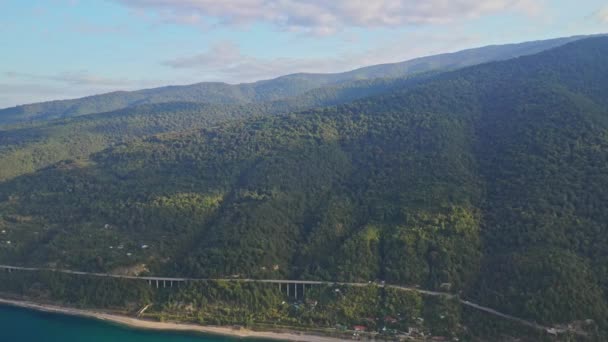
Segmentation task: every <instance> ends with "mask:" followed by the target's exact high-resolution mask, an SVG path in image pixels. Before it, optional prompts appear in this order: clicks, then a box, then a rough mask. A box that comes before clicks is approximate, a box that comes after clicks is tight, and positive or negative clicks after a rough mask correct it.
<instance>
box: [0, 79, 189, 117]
mask: <svg viewBox="0 0 608 342" xmlns="http://www.w3.org/2000/svg"><path fill="white" fill-rule="evenodd" d="M169 83H171V82H169V81H166V80H139V79H126V78H110V77H103V76H98V75H94V74H91V73H89V72H86V71H66V72H61V73H57V74H53V75H38V74H31V73H22V72H12V71H9V72H3V73H0V108H5V107H9V106H15V105H19V104H24V103H34V102H41V101H50V100H61V99H71V98H79V97H83V96H89V95H93V94H102V93H107V92H111V91H116V90H136V89H142V88H150V87H159V86H163V85H167V84H169ZM190 83H192V82H190Z"/></svg>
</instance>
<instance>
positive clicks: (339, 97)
mask: <svg viewBox="0 0 608 342" xmlns="http://www.w3.org/2000/svg"><path fill="white" fill-rule="evenodd" d="M436 74H437V73H426V74H419V75H416V76H412V77H404V78H395V79H382V78H379V79H373V80H360V81H353V82H347V83H342V84H340V85H336V86H327V87H322V88H317V89H313V90H311V91H308V92H306V93H304V94H302V95H300V96H296V97H292V98H288V99H284V100H278V101H271V102H264V103H256V104H247V105H236V104H233V105H228V104H202V103H192V102H170V103H161V104H152V105H139V106H135V107H130V108H125V109H121V110H117V111H114V112H109V113H99V114H90V115H86V116H80V117H75V118H66V119H56V120H51V121H48V122H39V123H31V124H19V125H13V126H11V127H6V128H5V129H4V130H2V129H0V180H6V179H10V178H13V177H16V176H19V175H22V174H25V173H31V172H34V171H36V170H38V169H40V168H43V167H46V166H49V165H51V164H53V163H56V162H59V161H61V160H66V159H73V160H77V159H87V158H88V157H89V156H90V155H91V154H92V153H95V152H99V151H101V150H103V149H105V148H107V147H110V146H112V145H114V144H118V143H126V142H129V141H133V140H136V139H141V138H143V137H145V136H149V135H153V134H158V133H163V132H179V131H183V130H191V129H196V128H205V127H211V126H214V125H217V124H219V123H221V122H226V121H230V120H238V119H243V118H248V117H254V116H263V115H277V114H281V113H283V114H284V113H289V112H292V111H299V110H305V109H310V108H314V107H322V106H329V105H336V104H340V103H346V102H349V101H353V100H355V99H360V98H364V97H369V96H373V95H377V94H382V93H387V92H390V91H391V90H394V89H397V88H404V87H411V86H413V85H416V84H418V83H420V82H423V81H424V80H426V79H429V78H431V77H435V76H436Z"/></svg>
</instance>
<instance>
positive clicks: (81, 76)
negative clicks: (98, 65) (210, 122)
mask: <svg viewBox="0 0 608 342" xmlns="http://www.w3.org/2000/svg"><path fill="white" fill-rule="evenodd" d="M3 75H4V76H5V77H7V78H10V79H12V80H15V81H43V82H54V83H60V84H62V85H67V86H96V87H111V88H117V87H118V88H120V87H125V88H131V87H134V86H135V87H137V86H140V87H141V86H146V84H157V83H158V82H159V81H152V80H131V79H126V78H110V77H104V76H98V75H93V74H91V73H89V72H87V71H86V70H77V71H64V72H60V73H57V74H53V75H38V74H31V73H23V72H13V71H8V72H5V73H4V74H3Z"/></svg>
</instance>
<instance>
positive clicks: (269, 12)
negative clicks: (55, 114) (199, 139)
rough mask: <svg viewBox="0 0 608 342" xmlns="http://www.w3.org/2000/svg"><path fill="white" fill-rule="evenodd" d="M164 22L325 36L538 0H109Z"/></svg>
mask: <svg viewBox="0 0 608 342" xmlns="http://www.w3.org/2000/svg"><path fill="white" fill-rule="evenodd" d="M114 1H117V2H119V3H122V4H124V5H127V6H129V7H131V8H133V9H136V10H138V11H141V10H144V11H152V12H154V13H156V14H157V15H158V16H159V17H161V18H164V19H165V21H170V22H173V23H182V24H203V23H204V18H206V17H207V18H212V20H217V21H219V22H220V23H223V24H233V25H243V24H250V23H258V22H263V23H270V24H272V25H275V26H276V27H278V28H280V29H284V30H294V31H306V32H312V33H318V34H328V33H333V32H335V31H338V30H341V29H344V28H348V27H366V28H371V27H399V26H406V25H418V24H438V23H448V22H452V21H455V20H460V19H470V18H477V17H480V16H482V15H487V14H493V13H500V12H505V11H516V12H519V13H526V14H530V15H536V14H539V13H541V12H542V9H543V6H542V4H540V3H541V2H542V1H541V2H539V1H538V0H484V1H479V0H425V1H421V0H222V1H218V0H114Z"/></svg>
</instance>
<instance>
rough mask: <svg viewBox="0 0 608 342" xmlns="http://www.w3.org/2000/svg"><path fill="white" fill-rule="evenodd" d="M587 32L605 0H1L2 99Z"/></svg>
mask: <svg viewBox="0 0 608 342" xmlns="http://www.w3.org/2000/svg"><path fill="white" fill-rule="evenodd" d="M595 33H608V3H607V2H606V0H577V1H572V0H483V1H480V0H424V1H422V0H306V1H305V0H45V1H42V0H0V58H1V61H2V62H1V63H0V108H5V107H10V106H15V105H19V104H25V103H34V102H41V101H48V100H54V99H66V98H77V97H82V96H87V95H93V94H99V93H105V92H110V91H115V90H134V89H142V88H151V87H157V86H163V85H175V84H191V83H197V82H204V81H222V82H228V83H241V82H251V81H256V80H261V79H269V78H273V77H277V76H281V75H285V74H290V73H295V72H340V71H347V70H351V69H354V68H357V67H362V66H367V65H373V64H381V63H390V62H399V61H404V60H408V59H412V58H415V57H421V56H427V55H433V54H438V53H443V52H454V51H458V50H462V49H465V48H472V47H480V46H485V45H491V44H505V43H516V42H523V41H530V40H539V39H549V38H557V37H565V36H573V35H580V34H595Z"/></svg>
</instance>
